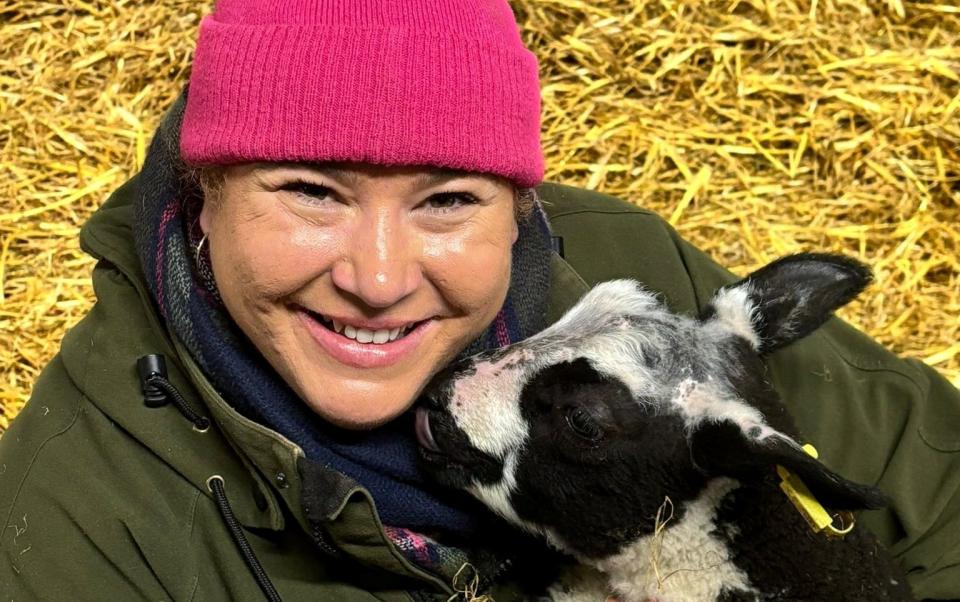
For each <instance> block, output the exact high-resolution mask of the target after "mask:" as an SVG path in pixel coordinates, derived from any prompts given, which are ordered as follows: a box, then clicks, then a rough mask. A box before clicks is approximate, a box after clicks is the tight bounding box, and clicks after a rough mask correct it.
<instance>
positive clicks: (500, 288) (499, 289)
mask: <svg viewBox="0 0 960 602" xmlns="http://www.w3.org/2000/svg"><path fill="white" fill-rule="evenodd" d="M511 247H512V237H511V236H509V230H508V231H506V232H503V231H500V232H496V233H495V234H493V235H491V233H490V232H487V231H480V232H465V233H460V234H458V235H457V236H451V235H449V234H447V235H434V236H432V237H431V240H429V241H428V242H427V244H426V245H425V258H426V262H427V266H428V267H427V272H428V278H429V279H430V280H432V281H433V282H434V284H436V285H437V286H438V287H440V288H441V289H443V292H444V293H445V296H447V298H448V300H449V301H452V302H454V304H455V305H457V306H459V307H460V308H461V309H463V310H473V309H477V308H480V307H483V306H485V305H489V304H491V303H492V304H495V305H497V308H496V309H499V305H500V303H502V296H503V295H504V294H505V292H506V289H507V287H508V285H509V282H510V261H511Z"/></svg>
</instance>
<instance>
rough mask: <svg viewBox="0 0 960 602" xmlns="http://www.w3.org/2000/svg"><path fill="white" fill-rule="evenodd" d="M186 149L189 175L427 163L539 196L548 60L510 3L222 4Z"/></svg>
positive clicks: (195, 92)
mask: <svg viewBox="0 0 960 602" xmlns="http://www.w3.org/2000/svg"><path fill="white" fill-rule="evenodd" d="M180 150H181V154H182V156H183V159H184V160H185V161H186V162H187V163H188V164H191V165H209V164H228V163H238V162H245V161H310V162H313V161H350V162H362V163H373V164H379V165H425V166H436V167H446V168H453V169H462V170H466V171H473V172H482V173H489V174H495V175H499V176H502V177H504V178H506V179H508V180H511V181H512V182H514V183H515V184H516V185H518V186H521V187H527V186H535V185H537V184H539V183H540V181H541V180H542V178H543V154H542V151H541V149H540V88H539V81H538V76H537V60H536V57H535V56H534V55H533V54H532V53H531V52H530V51H528V50H527V49H526V48H525V47H524V46H523V43H522V42H521V40H520V35H519V32H518V30H517V24H516V21H515V20H514V16H513V13H512V11H511V9H510V6H509V5H508V4H507V2H506V0H219V1H218V2H217V4H216V8H215V9H214V12H213V14H212V15H208V16H207V17H205V18H204V19H203V21H202V23H201V24H200V36H199V40H198V41H197V48H196V53H195V55H194V59H193V72H192V75H191V77H190V86H189V92H188V95H187V107H186V112H185V114H184V118H183V127H182V130H181V139H180Z"/></svg>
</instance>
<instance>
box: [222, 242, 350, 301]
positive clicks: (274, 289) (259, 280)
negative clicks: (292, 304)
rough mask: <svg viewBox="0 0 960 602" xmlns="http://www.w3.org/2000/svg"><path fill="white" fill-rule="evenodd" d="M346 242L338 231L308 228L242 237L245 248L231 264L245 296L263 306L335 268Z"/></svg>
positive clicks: (240, 250)
mask: <svg viewBox="0 0 960 602" xmlns="http://www.w3.org/2000/svg"><path fill="white" fill-rule="evenodd" d="M343 239H344V237H343V236H341V235H340V234H339V233H338V232H337V230H336V229H332V228H310V227H306V226H300V227H286V228H275V229H269V230H267V229H258V230H254V231H251V232H246V233H244V234H241V235H240V236H239V237H238V240H242V241H244V244H243V245H242V247H241V249H238V251H239V253H238V254H237V255H236V256H235V258H234V261H233V262H232V263H234V265H235V267H236V269H237V270H238V271H239V272H240V273H238V274H237V276H238V280H239V282H238V284H240V285H241V286H242V287H243V291H242V294H243V295H244V296H247V297H252V298H255V299H256V300H258V301H260V302H261V303H262V302H270V301H273V300H277V299H280V298H283V297H286V296H288V295H291V294H293V293H295V292H297V291H298V290H300V289H301V288H303V287H305V286H307V285H309V284H310V283H311V282H313V281H314V280H315V279H317V278H319V277H321V276H322V275H323V273H324V272H325V271H327V270H329V269H330V268H331V267H332V265H333V263H334V262H335V260H336V257H338V256H339V255H338V254H339V253H341V250H342V248H343Z"/></svg>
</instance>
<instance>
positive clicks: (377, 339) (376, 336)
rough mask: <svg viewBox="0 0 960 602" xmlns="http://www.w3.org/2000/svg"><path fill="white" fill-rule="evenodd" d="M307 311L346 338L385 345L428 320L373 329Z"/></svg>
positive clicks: (327, 327)
mask: <svg viewBox="0 0 960 602" xmlns="http://www.w3.org/2000/svg"><path fill="white" fill-rule="evenodd" d="M305 311H306V312H307V314H309V315H310V317H311V318H313V319H314V320H316V321H317V322H318V323H320V324H321V325H322V326H323V327H324V328H326V329H327V330H330V331H332V332H335V333H337V334H339V335H340V336H342V337H344V338H347V339H350V340H351V341H356V342H358V343H365V344H373V345H383V344H385V343H392V342H393V341H396V340H399V339H402V338H404V337H405V336H407V335H408V334H409V333H410V331H412V330H414V329H415V328H417V327H418V326H420V325H421V324H423V323H424V322H426V320H421V321H419V322H410V323H408V324H404V325H403V326H399V327H396V328H380V329H376V330H373V329H369V328H361V327H357V326H353V325H351V324H344V323H343V322H340V321H339V320H336V319H334V318H328V317H327V316H325V315H323V314H321V313H317V312H315V311H311V310H309V309H305Z"/></svg>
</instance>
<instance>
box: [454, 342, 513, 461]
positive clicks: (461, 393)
mask: <svg viewBox="0 0 960 602" xmlns="http://www.w3.org/2000/svg"><path fill="white" fill-rule="evenodd" d="M519 359H520V358H514V357H511V356H510V355H506V356H504V357H502V358H501V359H499V360H497V361H495V362H493V363H489V362H479V363H477V364H474V369H475V373H474V374H473V376H471V377H469V378H463V379H459V380H457V381H455V382H454V385H453V398H452V402H451V404H450V408H449V409H450V413H451V415H452V416H453V419H454V421H455V422H456V423H457V426H458V427H460V429H461V430H462V431H463V432H465V433H467V436H468V437H469V438H470V443H471V445H473V446H474V447H475V448H477V449H479V450H480V451H483V452H486V453H488V454H490V455H491V456H494V457H496V458H501V459H503V458H504V457H505V456H506V454H507V452H508V451H510V450H515V449H517V448H519V447H521V446H522V445H523V442H524V441H525V440H526V438H527V424H526V421H524V419H523V417H522V416H521V415H520V405H519V403H517V399H518V398H519V396H520V389H521V387H522V386H523V383H524V377H525V370H524V367H523V365H522V363H521V362H520V361H519Z"/></svg>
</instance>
